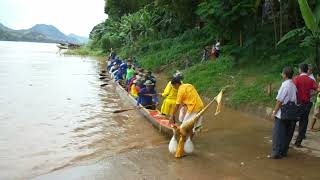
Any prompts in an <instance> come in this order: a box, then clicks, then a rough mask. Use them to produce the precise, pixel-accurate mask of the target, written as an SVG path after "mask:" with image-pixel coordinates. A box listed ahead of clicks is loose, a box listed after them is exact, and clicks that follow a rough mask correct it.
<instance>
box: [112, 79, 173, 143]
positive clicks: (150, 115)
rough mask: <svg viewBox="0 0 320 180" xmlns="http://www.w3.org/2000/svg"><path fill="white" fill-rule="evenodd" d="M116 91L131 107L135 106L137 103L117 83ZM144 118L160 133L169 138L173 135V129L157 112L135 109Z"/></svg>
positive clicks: (167, 120)
mask: <svg viewBox="0 0 320 180" xmlns="http://www.w3.org/2000/svg"><path fill="white" fill-rule="evenodd" d="M115 87H116V91H117V93H118V94H119V96H120V98H121V99H122V100H123V101H125V102H127V103H130V104H132V105H134V106H135V105H136V104H137V101H136V100H135V98H133V97H132V96H131V95H129V94H128V92H127V91H126V90H125V89H124V88H123V87H122V86H121V85H120V84H119V83H117V82H115ZM137 111H139V112H140V113H141V114H143V115H144V117H145V118H146V119H147V120H148V121H149V122H151V123H152V125H153V126H154V127H155V128H156V129H158V130H159V132H160V133H163V134H164V135H167V136H169V137H171V136H172V135H173V129H172V127H171V125H172V124H171V123H170V122H169V119H168V118H166V117H165V116H163V115H161V113H160V112H159V110H149V109H146V108H141V109H137Z"/></svg>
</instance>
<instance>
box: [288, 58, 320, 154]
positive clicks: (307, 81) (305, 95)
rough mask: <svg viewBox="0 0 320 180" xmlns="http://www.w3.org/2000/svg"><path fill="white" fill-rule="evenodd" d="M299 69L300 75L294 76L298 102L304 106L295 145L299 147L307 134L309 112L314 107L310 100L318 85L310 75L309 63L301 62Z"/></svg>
mask: <svg viewBox="0 0 320 180" xmlns="http://www.w3.org/2000/svg"><path fill="white" fill-rule="evenodd" d="M299 71H300V75H299V76H297V77H295V78H294V84H295V85H296V87H297V90H298V93H297V96H298V97H297V99H298V103H299V104H300V105H301V107H302V108H303V114H302V117H301V119H300V120H299V135H298V137H297V139H296V142H295V146H296V147H297V148H302V145H301V143H302V141H303V139H304V138H305V135H306V131H307V127H308V121H309V113H310V109H311V107H312V102H310V98H311V91H312V90H314V91H317V89H318V85H317V84H316V82H315V81H314V80H312V79H311V78H309V77H308V74H307V73H308V64H300V66H299Z"/></svg>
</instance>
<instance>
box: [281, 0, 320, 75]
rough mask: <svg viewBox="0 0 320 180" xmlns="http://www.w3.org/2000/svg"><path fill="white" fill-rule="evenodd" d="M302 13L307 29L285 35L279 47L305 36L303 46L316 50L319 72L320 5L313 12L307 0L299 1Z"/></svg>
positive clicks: (316, 62) (295, 30) (315, 59)
mask: <svg viewBox="0 0 320 180" xmlns="http://www.w3.org/2000/svg"><path fill="white" fill-rule="evenodd" d="M298 2H299V6H300V11H301V14H302V17H303V20H304V23H305V25H306V27H303V28H298V29H294V30H292V31H289V32H288V33H287V34H286V35H284V36H283V37H282V38H281V40H280V41H279V42H278V44H277V45H280V44H282V43H283V42H285V41H287V40H288V39H291V38H293V37H296V36H304V39H303V41H302V42H301V44H300V45H301V46H308V47H312V48H314V56H315V58H314V62H315V64H316V66H317V70H318V71H319V70H320V59H319V43H320V4H317V6H316V8H315V10H314V12H312V10H311V8H310V6H309V4H308V2H307V0H298Z"/></svg>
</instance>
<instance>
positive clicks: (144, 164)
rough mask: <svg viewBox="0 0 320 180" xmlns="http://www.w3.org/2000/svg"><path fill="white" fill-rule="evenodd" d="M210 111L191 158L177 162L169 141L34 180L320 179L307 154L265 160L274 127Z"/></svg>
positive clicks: (319, 162)
mask: <svg viewBox="0 0 320 180" xmlns="http://www.w3.org/2000/svg"><path fill="white" fill-rule="evenodd" d="M213 111H214V108H212V111H211V112H209V113H206V117H205V122H204V127H205V128H204V129H203V131H202V132H201V134H199V135H198V136H197V137H196V138H195V140H194V143H195V152H194V154H193V155H191V156H186V157H184V158H182V159H175V158H174V157H173V155H171V154H169V152H168V150H167V148H168V147H167V144H168V140H167V141H166V143H159V144H157V145H153V146H149V147H139V148H135V149H132V150H130V151H126V152H122V153H119V154H117V155H115V156H112V157H109V158H104V159H102V160H100V161H98V162H96V163H91V164H90V163H88V164H83V165H80V166H75V167H72V168H67V169H64V170H61V171H57V172H54V173H51V174H47V175H43V176H39V177H38V178H36V179H226V180H229V179H230V180H234V179H266V180H267V179H297V180H298V179H299V180H302V179H305V180H311V179H314V180H316V179H319V178H320V172H319V171H318V169H319V166H320V158H318V157H315V156H312V155H308V153H303V152H297V151H295V150H293V149H290V152H289V156H288V157H287V158H285V159H282V160H271V159H268V158H267V155H269V154H270V151H271V144H270V141H271V129H272V123H270V122H268V121H266V120H262V119H257V118H255V117H252V116H248V115H246V114H242V113H240V112H236V111H234V110H231V109H228V108H224V109H223V112H222V113H221V114H220V115H219V116H217V117H214V115H213ZM144 123H148V121H147V120H145V122H144ZM154 131H156V130H155V129H154ZM159 136H160V134H159ZM146 138H147V137H146Z"/></svg>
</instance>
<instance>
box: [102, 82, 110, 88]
mask: <svg viewBox="0 0 320 180" xmlns="http://www.w3.org/2000/svg"><path fill="white" fill-rule="evenodd" d="M107 85H109V84H108V83H104V84H101V85H100V86H101V87H104V86H107Z"/></svg>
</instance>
